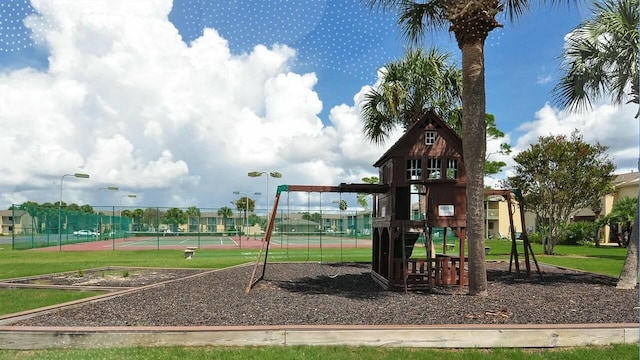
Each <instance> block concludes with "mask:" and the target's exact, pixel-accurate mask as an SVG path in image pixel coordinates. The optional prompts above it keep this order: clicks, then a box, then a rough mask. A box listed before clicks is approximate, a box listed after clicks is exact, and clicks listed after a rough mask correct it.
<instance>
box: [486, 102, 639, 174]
mask: <svg viewBox="0 0 640 360" xmlns="http://www.w3.org/2000/svg"><path fill="white" fill-rule="evenodd" d="M636 111H637V105H633V104H629V105H624V106H613V105H608V104H601V105H598V106H596V107H594V108H593V109H592V110H591V111H588V112H585V113H569V112H564V111H560V110H558V109H556V108H553V107H552V106H551V105H549V104H545V105H544V106H543V107H542V108H541V109H540V110H538V111H537V112H536V113H535V118H534V119H532V120H531V121H527V122H525V123H522V124H521V125H520V126H519V127H518V128H517V129H516V131H515V133H517V134H519V135H518V137H517V139H516V140H515V144H513V153H512V156H513V155H516V154H518V153H519V152H521V151H523V150H526V149H528V148H529V146H530V145H531V144H534V143H537V142H538V138H539V137H541V136H549V135H571V133H572V132H573V131H574V130H575V129H578V131H579V132H580V134H582V136H583V139H584V141H585V142H588V143H592V144H593V143H596V142H599V143H600V144H602V145H605V146H608V147H609V149H608V150H607V155H608V156H609V157H610V159H611V160H612V161H613V162H614V164H615V165H616V167H617V170H616V172H617V173H621V172H627V171H631V170H636V171H637V162H638V155H639V148H638V131H639V130H638V119H635V118H634V116H635V114H636ZM508 136H510V137H513V136H514V133H512V134H508ZM502 160H503V161H505V162H506V163H507V165H508V166H507V168H505V171H504V172H503V173H502V174H500V176H498V177H499V178H504V177H506V176H509V175H512V174H511V168H512V167H513V165H514V164H515V162H514V161H513V159H512V157H511V156H509V157H505V158H502ZM489 182H491V181H489Z"/></svg>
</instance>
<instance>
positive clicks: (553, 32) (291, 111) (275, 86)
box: [0, 0, 638, 208]
mask: <svg viewBox="0 0 640 360" xmlns="http://www.w3.org/2000/svg"><path fill="white" fill-rule="evenodd" d="M588 16H589V12H588V11H587V10H586V9H585V8H582V9H571V10H568V8H566V7H553V8H552V7H536V8H533V9H531V11H530V12H529V13H528V14H526V15H524V16H523V17H522V18H521V19H519V20H517V21H516V22H515V23H510V22H509V21H507V20H506V19H503V18H501V19H500V20H501V21H502V22H503V24H504V25H505V27H504V28H502V29H496V30H494V31H493V32H492V33H491V35H490V36H489V38H488V39H487V42H486V47H485V55H486V89H487V112H489V113H492V114H494V115H495V116H496V120H497V123H498V126H499V128H500V129H501V130H503V131H504V132H505V133H507V135H506V137H505V138H504V139H501V141H506V142H508V143H510V144H511V145H512V146H513V147H514V149H515V151H516V152H517V151H520V150H522V149H525V148H526V147H527V146H528V145H529V144H531V143H532V142H535V140H536V139H537V137H538V136H541V135H549V134H551V133H554V134H556V133H564V134H569V133H570V132H571V131H572V130H573V129H574V128H580V129H581V131H582V132H583V135H584V136H585V140H587V141H591V142H593V141H599V142H601V143H603V144H605V145H608V146H610V156H611V157H612V158H613V159H614V162H615V163H616V164H617V165H618V169H619V171H629V170H630V169H633V168H634V167H635V164H636V160H637V156H638V144H637V139H638V135H637V134H638V129H637V124H636V123H635V122H633V120H632V119H633V114H635V111H636V110H635V109H632V107H628V106H627V107H622V108H616V107H612V106H611V105H610V104H607V103H606V102H603V103H601V104H597V106H596V107H594V109H593V110H592V111H591V112H589V113H585V114H578V115H576V114H568V113H564V112H562V111H560V109H557V108H555V107H554V105H553V102H552V98H551V95H550V90H551V89H552V87H553V86H554V84H555V82H556V81H557V79H558V74H557V68H558V66H559V58H558V56H559V54H560V53H561V51H562V46H563V38H564V36H565V35H566V34H567V33H569V32H570V31H571V30H572V29H573V28H574V27H575V26H576V25H577V24H578V23H579V22H580V21H582V20H584V19H586V18H587V17H588ZM424 45H425V46H431V45H435V46H438V47H440V48H441V49H443V50H446V51H449V52H450V53H451V54H452V56H453V59H454V60H455V61H456V62H457V63H458V64H460V51H459V49H458V48H457V45H456V44H455V41H454V40H453V38H452V37H451V36H450V35H449V34H447V33H436V34H430V35H428V36H427V37H426V38H425V41H424ZM405 48H406V46H405V44H404V42H403V39H402V38H401V36H400V35H399V32H398V30H397V28H396V26H395V15H394V14H382V13H379V12H371V11H370V10H369V9H368V8H366V7H365V6H364V5H363V4H362V2H360V1H355V0H353V1H351V0H306V1H303V0H270V1H258V0H246V1H237V0H229V1H217V0H173V1H172V0H135V1H134V0H3V1H2V2H1V3H0V126H2V128H3V129H5V130H4V131H3V133H0V152H2V154H3V158H9V159H13V160H12V161H9V162H3V165H0V173H1V174H3V175H0V208H5V207H7V206H9V205H10V204H12V203H21V202H23V201H27V200H31V201H38V202H45V201H49V202H55V201H57V200H58V196H59V194H58V191H56V189H58V190H59V186H60V176H61V175H62V174H65V173H73V172H86V173H89V174H91V178H90V181H79V180H76V181H74V180H75V179H72V180H65V201H66V202H76V203H79V204H84V203H91V204H94V205H95V204H98V205H100V204H105V205H106V204H114V203H117V202H118V197H119V196H118V194H108V195H107V194H100V195H98V192H97V189H98V188H100V187H104V186H111V185H116V186H119V187H120V188H121V189H123V190H122V191H126V192H130V193H136V194H138V196H137V197H136V198H135V199H133V200H132V201H131V202H132V204H130V205H138V206H143V205H144V206H151V205H155V206H190V205H197V206H211V207H215V206H219V205H220V204H228V203H229V201H231V200H233V199H234V198H235V197H237V196H234V195H233V194H232V192H233V191H261V192H263V193H266V192H267V191H265V190H269V191H268V192H269V193H273V188H274V187H275V185H276V184H277V183H289V184H296V183H297V184H315V185H335V184H338V183H341V182H360V180H361V178H362V177H364V176H371V175H375V172H376V170H375V168H373V167H372V166H371V164H372V163H373V162H375V160H377V158H378V157H379V156H380V155H381V154H382V153H383V152H384V150H385V148H384V147H379V146H373V145H372V144H370V143H368V142H367V141H366V140H364V139H362V136H361V133H360V129H361V120H360V119H359V116H358V115H359V113H358V104H359V99H361V97H362V94H363V93H364V92H365V91H367V90H368V89H369V88H370V87H371V86H375V83H376V80H377V71H378V69H379V68H380V67H382V66H383V65H384V64H385V63H387V62H389V61H393V60H396V59H398V58H400V57H402V55H403V52H404V49H405ZM393 136H395V137H397V136H399V132H397V133H395V134H394V135H393ZM498 144H499V142H490V143H489V144H488V149H489V152H491V151H492V149H495V148H496V147H497V146H498ZM387 145H389V144H387ZM496 159H498V158H496ZM502 160H505V161H506V162H507V163H508V164H509V167H507V169H505V172H504V173H503V174H501V175H499V176H502V177H504V176H507V175H508V171H509V168H510V166H511V165H512V164H513V162H512V161H511V160H510V159H509V158H503V159H502ZM253 170H260V171H274V170H277V171H280V172H282V173H283V174H284V175H285V176H284V178H283V179H281V180H279V181H276V180H274V181H271V183H270V185H269V187H270V188H271V189H264V187H265V183H264V178H263V179H252V178H248V177H247V176H246V173H247V172H248V171H253ZM493 180H495V179H487V181H488V183H491V182H492V181H493ZM67 181H68V182H69V185H66V182H67ZM67 187H68V189H67ZM122 191H121V192H122ZM336 196H337V195H336ZM120 200H121V199H120ZM127 200H129V199H127ZM297 200H298V201H300V202H305V201H306V195H301V196H300V197H299V198H298V199H297ZM257 201H258V207H259V206H260V205H261V204H262V205H266V201H267V199H266V197H265V196H263V197H262V198H260V199H257ZM294 201H295V200H294ZM328 201H329V202H330V199H329V200H328ZM354 206H355V205H354Z"/></svg>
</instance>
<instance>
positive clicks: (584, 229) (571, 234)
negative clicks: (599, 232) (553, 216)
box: [559, 221, 597, 245]
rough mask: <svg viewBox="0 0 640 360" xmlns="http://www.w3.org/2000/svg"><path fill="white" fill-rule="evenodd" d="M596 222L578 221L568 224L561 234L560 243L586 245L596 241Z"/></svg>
mask: <svg viewBox="0 0 640 360" xmlns="http://www.w3.org/2000/svg"><path fill="white" fill-rule="evenodd" d="M596 226H597V225H596V224H595V223H593V222H586V221H578V222H574V223H570V224H567V226H566V227H565V228H564V232H563V234H562V235H561V236H560V241H559V244H562V245H585V244H591V243H594V242H595V238H594V237H595V232H596Z"/></svg>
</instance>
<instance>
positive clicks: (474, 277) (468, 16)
mask: <svg viewBox="0 0 640 360" xmlns="http://www.w3.org/2000/svg"><path fill="white" fill-rule="evenodd" d="M365 1H366V3H368V4H369V6H370V7H371V8H372V9H377V8H381V9H382V10H383V11H397V13H398V23H399V25H400V27H401V29H402V31H403V32H404V35H405V37H406V38H407V40H409V42H410V43H412V44H417V43H419V42H421V41H422V40H423V37H424V35H425V32H426V31H427V30H429V31H431V30H448V31H449V32H452V33H453V34H454V35H455V38H456V41H457V43H458V47H459V48H460V50H461V52H462V83H463V89H462V110H463V111H462V126H463V131H462V132H463V136H462V146H463V149H464V159H465V167H466V171H467V209H466V211H467V238H468V242H469V249H468V254H469V294H470V295H482V296H486V295H488V293H487V286H488V282H487V269H486V264H485V253H484V225H485V224H484V171H485V155H486V150H487V144H486V141H487V134H486V130H487V124H486V90H485V67H484V43H485V40H486V38H487V36H488V35H489V33H490V32H491V31H492V30H494V29H495V28H498V27H502V26H503V25H502V24H500V23H499V22H498V21H497V20H496V16H497V15H498V14H500V13H502V12H505V13H506V14H507V16H508V17H509V19H511V20H514V19H515V18H517V17H519V16H520V15H522V14H523V13H524V12H525V11H527V10H528V9H529V3H530V2H532V1H528V0H492V1H477V0H420V1H417V0H415V1H414V0H365ZM542 1H544V0H542ZM560 1H562V0H560Z"/></svg>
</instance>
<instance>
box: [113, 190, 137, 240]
mask: <svg viewBox="0 0 640 360" xmlns="http://www.w3.org/2000/svg"><path fill="white" fill-rule="evenodd" d="M136 197H138V196H137V195H136V194H127V195H122V196H120V211H119V212H118V219H119V220H120V231H122V199H124V198H136Z"/></svg>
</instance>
